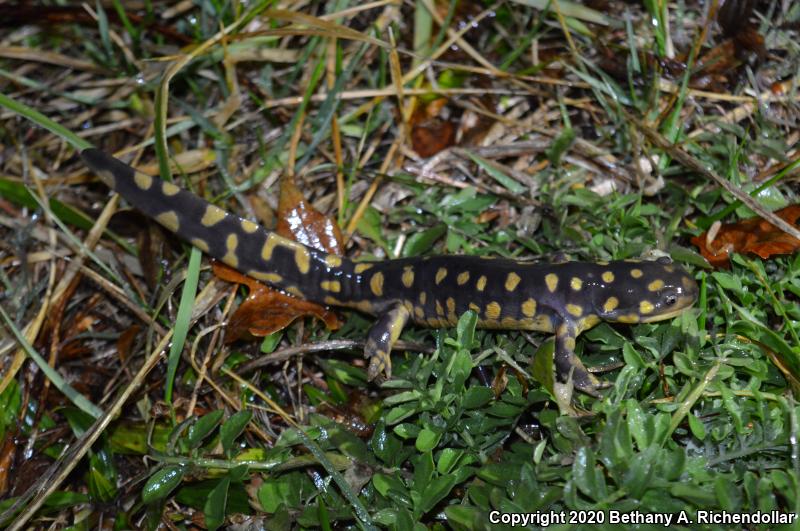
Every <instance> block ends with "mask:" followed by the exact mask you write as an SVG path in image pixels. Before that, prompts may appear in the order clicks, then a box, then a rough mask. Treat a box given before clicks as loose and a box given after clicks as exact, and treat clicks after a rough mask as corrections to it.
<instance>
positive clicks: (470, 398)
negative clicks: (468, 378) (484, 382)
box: [461, 386, 494, 409]
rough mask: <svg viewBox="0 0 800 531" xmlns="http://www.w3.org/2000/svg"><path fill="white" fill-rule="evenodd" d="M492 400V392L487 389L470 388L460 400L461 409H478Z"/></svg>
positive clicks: (479, 387) (480, 387)
mask: <svg viewBox="0 0 800 531" xmlns="http://www.w3.org/2000/svg"><path fill="white" fill-rule="evenodd" d="M492 398H494V392H493V391H492V390H491V389H490V388H489V387H482V386H476V387H470V388H469V389H467V392H466V393H464V398H462V399H461V407H463V408H464V409H478V408H479V407H481V406H484V405H486V404H488V403H489V402H490V401H491V400H492Z"/></svg>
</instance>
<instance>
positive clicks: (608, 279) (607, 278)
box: [600, 271, 614, 284]
mask: <svg viewBox="0 0 800 531" xmlns="http://www.w3.org/2000/svg"><path fill="white" fill-rule="evenodd" d="M600 278H602V279H603V282H605V283H606V284H610V283H612V282H614V273H612V272H611V271H604V272H603V274H602V275H600Z"/></svg>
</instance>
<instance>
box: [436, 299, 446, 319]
mask: <svg viewBox="0 0 800 531" xmlns="http://www.w3.org/2000/svg"><path fill="white" fill-rule="evenodd" d="M434 303H435V304H436V315H440V316H442V317H444V308H443V307H442V303H441V302H439V301H438V300H437V301H434Z"/></svg>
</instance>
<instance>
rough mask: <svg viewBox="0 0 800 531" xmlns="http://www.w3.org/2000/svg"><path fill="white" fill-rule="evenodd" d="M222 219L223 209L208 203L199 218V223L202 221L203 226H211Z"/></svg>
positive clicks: (223, 215) (223, 216)
mask: <svg viewBox="0 0 800 531" xmlns="http://www.w3.org/2000/svg"><path fill="white" fill-rule="evenodd" d="M223 219H225V211H224V210H222V209H221V208H219V207H215V206H214V205H208V206H207V207H206V212H205V214H203V217H202V218H201V219H200V223H202V224H203V226H204V227H213V226H214V225H216V224H217V223H219V222H220V221H222V220H223Z"/></svg>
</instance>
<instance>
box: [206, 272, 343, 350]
mask: <svg viewBox="0 0 800 531" xmlns="http://www.w3.org/2000/svg"><path fill="white" fill-rule="evenodd" d="M212 267H213V271H214V274H215V275H216V276H217V277H219V278H221V279H222V280H226V281H228V282H234V283H237V284H244V285H245V286H247V287H248V288H249V290H250V293H249V295H248V296H247V298H246V299H245V301H244V302H243V303H242V304H241V305H239V307H238V308H237V309H236V311H235V312H234V313H233V315H232V316H231V318H230V319H229V320H228V332H227V334H226V335H225V340H226V341H227V342H232V341H236V340H237V339H247V338H253V337H264V336H268V335H270V334H273V333H275V332H277V331H279V330H283V329H284V328H286V327H287V326H289V325H290V324H292V322H293V321H294V320H295V319H297V318H298V317H305V316H311V317H316V318H317V319H319V320H321V321H323V322H324V323H325V326H327V327H328V328H330V329H332V330H335V329H337V328H339V327H340V326H341V323H340V322H339V318H338V317H336V314H335V313H333V312H332V311H330V310H328V309H327V308H325V307H324V306H320V305H319V304H315V303H313V302H308V301H304V300H302V299H298V298H296V297H292V296H291V295H286V294H285V293H283V292H281V291H278V290H275V289H272V288H270V287H269V286H265V285H264V284H262V283H261V282H259V281H257V280H254V279H252V278H250V277H248V276H245V275H243V274H241V273H239V272H238V271H236V270H235V269H232V268H230V267H228V266H226V265H225V264H223V263H221V262H216V261H215V262H214V263H213V264H212Z"/></svg>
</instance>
